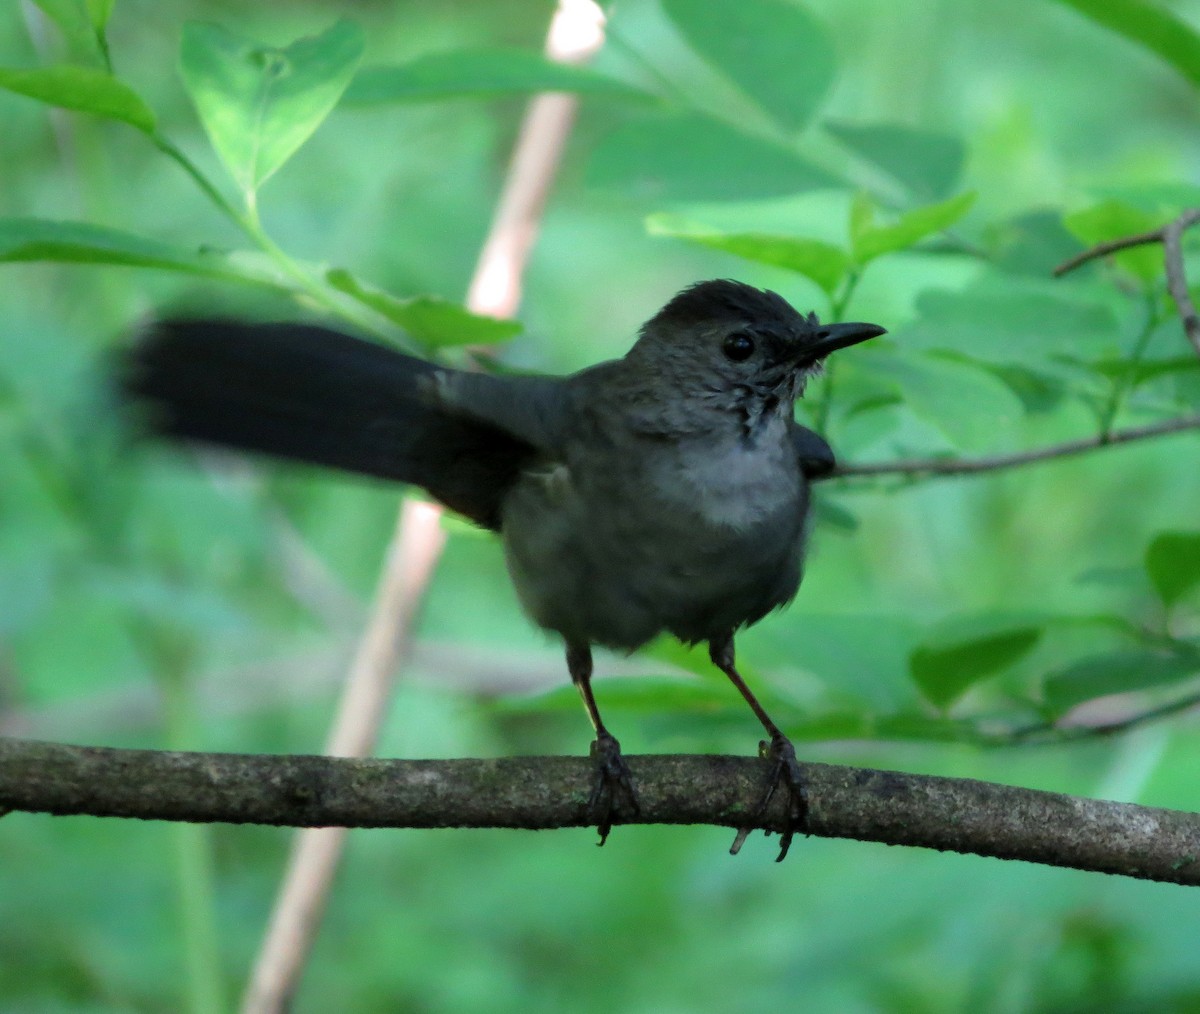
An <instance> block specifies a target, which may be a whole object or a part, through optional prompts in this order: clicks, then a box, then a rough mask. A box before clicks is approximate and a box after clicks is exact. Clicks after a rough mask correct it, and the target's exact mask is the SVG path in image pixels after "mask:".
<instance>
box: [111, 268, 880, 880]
mask: <svg viewBox="0 0 1200 1014" xmlns="http://www.w3.org/2000/svg"><path fill="white" fill-rule="evenodd" d="M884 333H886V332H885V330H884V328H882V327H880V326H879V325H876V324H867V323H835V324H823V323H821V322H820V321H819V320H818V318H817V316H816V314H815V313H809V314H802V313H800V312H798V311H797V310H796V309H794V308H793V307H792V305H791V304H790V303H788V302H787V301H786V300H785V299H784V298H783V297H782V296H780V295H778V294H777V293H775V292H773V291H770V290H766V289H758V288H755V287H753V286H750V285H747V284H745V283H742V282H738V281H734V280H731V279H714V280H709V281H703V282H698V283H696V284H694V285H691V286H689V287H687V288H685V289H683V290H682V291H680V292H679V293H677V294H676V295H675V296H674V297H673V298H671V299H670V300H669V301H668V302H667V303H666V304H665V305H664V306H663V307H662V309H660V310H659V311H658V312H657V313H656V314H654V316H653V317H651V318H650V319H649V320H648V321H647V322H646V323H645V324H644V325H643V326H642V327H641V329H640V331H639V333H638V336H637V339H636V341H635V342H634V344H633V345H632V347H631V348H630V350H629V351H628V353H627V354H626V355H625V356H624V357H622V358H620V359H615V360H611V361H608V362H602V363H599V364H597V365H594V366H591V367H588V368H586V369H583V370H581V371H579V372H577V373H574V374H570V375H568V376H544V375H515V374H498V373H486V372H481V371H471V370H460V369H452V368H449V367H445V366H440V365H437V364H435V363H433V362H430V361H427V360H425V359H421V358H418V357H415V356H411V355H407V354H405V353H403V352H400V351H398V350H396V349H394V348H391V347H386V346H384V345H382V344H378V343H376V342H373V341H368V340H366V339H363V338H358V337H355V336H353V335H349V334H345V333H342V332H340V331H336V330H332V329H330V328H327V327H324V326H321V325H316V324H304V323H290V322H287V323H250V322H242V321H236V320H227V319H219V318H213V319H204V318H188V319H166V320H162V321H159V322H157V323H155V324H153V325H151V326H149V327H148V328H145V329H143V330H142V332H141V333H140V334H139V336H138V337H137V339H136V340H135V341H134V342H133V344H132V346H131V347H130V348H129V349H128V350H127V351H126V354H125V358H124V365H123V366H122V368H121V378H120V386H121V397H122V398H123V400H124V401H125V402H126V403H127V404H128V405H131V406H133V407H134V409H135V411H136V413H137V423H138V425H139V426H140V427H141V428H142V430H143V431H145V432H148V433H149V434H150V435H153V436H157V437H159V438H166V439H168V440H171V441H182V442H186V443H199V444H210V445H219V446H224V447H229V448H234V449H238V450H240V451H244V452H251V453H255V454H263V455H268V456H273V457H276V458H283V459H291V460H295V461H302V462H306V463H310V464H316V465H323V466H329V467H332V468H335V469H340V470H344V471H348V472H351V473H357V474H362V475H367V476H373V477H376V478H381V479H386V480H394V481H398V482H401V483H407V484H411V485H414V486H418V487H420V488H422V489H424V490H425V491H426V492H427V493H428V494H429V495H430V496H431V497H433V498H434V499H435V500H437V501H439V502H440V503H442V504H443V505H445V506H446V507H448V508H449V509H451V510H453V511H455V512H457V513H458V514H461V515H463V516H464V517H465V518H467V519H469V520H470V521H472V522H474V523H475V524H476V525H479V526H480V527H482V528H485V529H488V530H490V531H492V532H495V533H497V534H498V535H499V537H500V539H501V541H502V544H503V548H504V556H505V561H506V564H507V568H508V572H509V574H510V576H511V579H512V583H513V585H514V587H515V589H516V594H517V598H518V599H519V601H520V603H521V605H522V607H523V609H524V611H525V612H526V613H527V614H528V616H529V617H530V618H531V619H532V620H533V622H534V623H535V624H537V625H538V626H540V627H542V628H544V629H545V630H548V631H551V632H553V633H555V634H557V635H558V636H559V637H560V638H561V640H562V642H563V645H564V648H565V653H566V665H567V671H568V674H569V676H570V679H571V681H572V683H573V684H574V685H575V687H576V689H577V690H578V692H579V695H580V697H581V699H582V702H583V706H584V708H585V710H586V712H587V715H588V718H589V719H590V721H591V725H592V729H593V733H594V740H593V742H592V744H591V757H592V759H593V763H594V767H595V782H594V786H593V789H592V792H591V795H590V796H589V800H588V815H589V819H590V820H593V821H594V822H595V824H596V827H597V829H598V832H599V835H600V842H599V843H600V844H603V843H604V841H605V840H606V839H607V837H608V835H609V832H610V830H611V828H612V824H613V821H614V820H615V819H617V818H619V817H620V816H621V815H622V814H623V813H629V814H633V815H636V814H637V813H638V801H637V793H636V787H635V785H634V782H633V779H632V776H631V774H630V771H629V768H628V765H627V764H626V763H625V760H624V758H623V756H622V754H621V748H620V743H619V741H618V740H617V739H616V737H615V736H613V734H612V733H611V732H610V731H609V729H608V727H607V726H606V724H605V723H604V721H603V720H602V718H601V714H600V709H599V707H598V706H597V703H596V698H595V695H594V693H593V689H592V671H593V665H592V649H593V647H595V646H601V647H605V648H609V649H615V650H617V651H623V652H632V651H634V650H636V649H637V648H640V647H642V646H643V645H645V644H646V643H647V642H649V641H650V640H651V639H653V638H655V637H657V636H658V635H660V634H662V633H664V632H666V633H668V634H671V635H673V636H674V637H676V638H678V639H679V640H680V641H681V642H683V643H685V644H689V645H693V644H698V643H701V642H704V643H706V644H707V646H708V653H709V657H710V658H711V660H712V662H713V664H714V665H715V666H716V667H717V668H718V669H720V670H721V671H722V672H723V673H724V674H725V675H726V676H727V677H728V678H729V680H730V682H731V683H732V684H733V686H734V687H735V688H736V689H737V690H738V692H739V693H740V694H741V696H742V697H743V698H744V699H745V701H746V703H747V704H748V705H749V706H750V708H751V709H752V710H753V712H754V714H755V716H756V717H757V718H758V720H759V722H760V723H761V724H762V726H763V729H764V730H765V732H766V735H767V739H766V740H763V741H762V742H761V743H760V748H759V753H760V755H761V756H763V757H765V758H766V759H767V760H768V761H769V762H770V763H769V770H768V778H767V783H766V788H765V790H764V793H763V796H762V799H761V802H760V804H759V807H758V810H757V811H756V815H758V814H761V813H762V812H763V811H765V809H766V807H767V804H768V803H769V802H770V800H771V798H772V797H773V795H774V793H775V792H776V791H777V790H781V789H782V791H784V792H786V794H787V796H788V801H789V802H788V813H789V817H788V823H787V827H786V829H785V831H784V832H783V835H782V839H781V850H780V855H779V858H780V859H783V857H784V856H785V855H786V854H787V851H788V847H789V845H790V844H791V841H792V838H793V836H794V834H795V833H796V831H797V830H801V829H802V828H803V826H804V820H805V814H806V810H807V798H806V793H805V789H804V784H803V777H802V773H801V769H800V766H799V764H798V762H797V760H796V753H795V748H794V746H793V744H792V743H791V741H790V740H789V739H788V738H787V736H786V735H785V734H784V733H783V731H782V730H781V729H780V727H779V726H778V725H777V724H776V723H775V722H774V721H773V720H772V719H771V717H770V716H769V715H768V714H767V712H766V711H765V710H764V708H763V707H762V705H761V704H760V703H759V701H758V700H757V698H756V697H755V696H754V694H753V693H752V692H751V690H750V688H749V687H748V686H747V685H746V683H745V681H744V680H743V679H742V677H741V675H740V674H739V672H738V669H737V666H736V662H735V653H734V635H735V633H736V632H737V631H739V630H741V629H743V628H745V627H748V626H750V625H751V624H753V623H756V622H757V621H759V620H760V619H762V618H763V617H764V616H766V615H767V614H768V613H770V612H772V611H773V610H775V609H777V608H780V607H782V606H784V605H786V604H787V603H789V602H790V601H791V600H792V598H793V597H794V596H795V595H796V592H797V590H798V589H799V586H800V581H801V575H802V570H803V561H804V554H805V544H806V540H807V536H808V529H809V527H810V525H809V522H810V485H811V483H812V481H813V480H814V479H818V478H820V477H822V476H824V475H827V474H828V473H829V472H830V471H832V470H833V468H834V467H835V458H834V454H833V451H832V449H831V448H830V446H829V444H828V443H827V442H826V441H825V439H824V438H823V437H822V436H820V435H819V434H818V433H816V432H814V431H813V430H811V429H808V428H806V427H804V426H802V425H800V424H799V423H797V422H796V420H795V412H794V406H795V402H796V400H797V399H798V398H800V397H801V396H802V395H803V394H804V391H805V387H806V384H807V383H808V381H809V380H810V379H811V378H812V377H813V376H814V375H815V374H817V373H819V372H820V370H821V368H822V365H823V363H824V361H825V359H826V357H827V356H828V355H830V354H831V353H832V352H835V351H837V350H840V349H843V348H846V347H848V346H851V345H855V344H858V343H860V342H863V341H866V340H868V339H870V338H874V337H876V336H878V335H881V334H884ZM746 833H747V832H746V831H742V832H739V837H738V839H737V841H735V844H734V849H733V851H736V850H737V848H738V847H740V844H741V841H742V840H744V838H745V834H746Z"/></svg>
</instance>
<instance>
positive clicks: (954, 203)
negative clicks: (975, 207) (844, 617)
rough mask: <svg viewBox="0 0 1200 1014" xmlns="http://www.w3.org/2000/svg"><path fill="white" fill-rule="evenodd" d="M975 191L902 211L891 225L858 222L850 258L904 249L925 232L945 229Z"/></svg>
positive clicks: (972, 199) (963, 210)
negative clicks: (852, 252)
mask: <svg viewBox="0 0 1200 1014" xmlns="http://www.w3.org/2000/svg"><path fill="white" fill-rule="evenodd" d="M974 203H975V194H974V193H972V192H969V191H968V192H967V193H964V194H959V195H958V196H957V197H951V198H950V199H949V200H948V201H941V202H940V203H938V204H927V205H925V206H924V207H922V208H914V209H913V210H912V211H908V212H905V213H904V214H903V215H901V216H900V218H899V219H897V220H896V222H895V223H893V224H892V225H880V226H874V225H866V224H864V223H860V224H859V226H858V229H857V234H856V235H854V236H853V240H854V242H853V248H854V259H855V260H856V261H858V263H859V264H866V263H868V262H869V261H872V260H874V259H875V258H876V257H879V256H882V255H883V254H885V253H891V252H893V251H895V250H906V249H907V248H908V247H911V246H913V245H915V244H916V243H919V242H920V241H921V240H923V239H924V238H925V237H926V236H932V235H933V234H934V233H936V232H941V231H942V230H943V229H948V228H950V226H952V225H953V224H954V223H955V222H957V221H958V220H959V219H960V218H962V217H963V215H965V214H966V213H967V211H968V210H970V207H971V205H972V204H974Z"/></svg>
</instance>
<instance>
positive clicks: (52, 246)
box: [0, 218, 283, 288]
mask: <svg viewBox="0 0 1200 1014" xmlns="http://www.w3.org/2000/svg"><path fill="white" fill-rule="evenodd" d="M0 261H61V262H68V263H74V264H122V265H126V266H129V267H141V268H162V269H165V270H168V271H185V272H188V273H190V274H198V275H206V276H209V277H215V278H227V279H231V280H236V281H244V282H255V283H258V284H264V285H273V286H276V287H280V288H282V287H283V285H282V283H281V282H280V281H278V280H277V279H276V278H274V276H273V275H272V274H270V273H269V272H268V271H267V270H266V269H264V268H262V267H257V266H254V265H253V263H252V262H239V260H238V256H237V255H230V254H224V253H217V252H211V253H210V252H200V253H196V252H193V251H191V250H187V249H181V248H178V247H173V246H171V245H169V244H167V243H161V242H159V241H158V240H156V239H150V238H148V237H146V236H138V235H136V234H135V233H132V232H124V231H122V230H120V229H108V228H105V227H104V226H99V225H92V224H90V223H88V222H61V221H50V220H48V219H42V218H0Z"/></svg>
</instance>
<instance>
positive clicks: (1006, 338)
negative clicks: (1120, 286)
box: [893, 277, 1120, 378]
mask: <svg viewBox="0 0 1200 1014" xmlns="http://www.w3.org/2000/svg"><path fill="white" fill-rule="evenodd" d="M1090 296H1091V292H1090V291H1083V292H1081V291H1078V290H1072V289H1070V288H1065V287H1063V286H1062V285H1061V284H1059V283H1055V282H1052V281H1048V280H1045V279H1031V278H1015V277H1003V278H992V279H988V278H986V277H985V278H982V279H981V280H980V281H979V282H977V283H975V284H974V285H972V286H971V287H969V288H966V289H963V290H961V291H958V292H949V291H946V290H941V289H932V290H929V291H926V292H923V293H922V294H921V295H920V296H918V297H917V318H916V320H915V321H913V322H912V323H911V324H907V325H904V326H903V327H902V328H899V329H897V331H896V332H895V333H894V336H893V337H894V339H895V342H896V344H897V345H898V346H900V347H902V348H905V349H947V350H952V351H955V352H958V353H962V354H965V355H969V356H971V357H973V358H977V359H986V360H987V361H988V362H992V363H1001V364H1008V365H1016V366H1021V367H1024V368H1026V369H1032V370H1036V371H1037V372H1039V373H1041V372H1048V373H1051V374H1054V373H1059V374H1064V373H1065V374H1066V375H1068V376H1070V377H1072V378H1075V377H1077V375H1078V370H1076V369H1074V368H1071V369H1068V368H1066V367H1064V366H1062V365H1061V364H1058V363H1056V357H1060V356H1063V355H1078V354H1079V352H1080V351H1082V350H1085V349H1088V348H1103V347H1105V345H1106V344H1107V345H1113V346H1115V345H1116V344H1117V343H1118V342H1119V341H1120V330H1119V327H1118V323H1117V319H1116V316H1115V315H1114V314H1113V311H1112V309H1111V307H1110V306H1109V305H1108V304H1107V303H1104V302H1099V301H1097V302H1092V301H1090Z"/></svg>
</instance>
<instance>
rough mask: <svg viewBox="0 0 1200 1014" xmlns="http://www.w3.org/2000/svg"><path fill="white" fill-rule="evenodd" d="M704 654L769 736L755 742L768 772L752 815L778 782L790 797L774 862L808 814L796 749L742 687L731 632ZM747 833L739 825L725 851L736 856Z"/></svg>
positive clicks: (759, 813) (780, 858)
mask: <svg viewBox="0 0 1200 1014" xmlns="http://www.w3.org/2000/svg"><path fill="white" fill-rule="evenodd" d="M708 656H709V658H711V659H712V660H713V664H714V665H715V666H716V667H717V668H718V669H720V670H721V672H723V673H724V674H725V675H726V676H728V677H729V681H730V682H731V683H732V684H733V685H734V686H735V687H737V689H738V693H740V694H741V695H742V696H743V697H744V698H745V699H746V703H747V704H749V705H750V708H751V710H752V711H753V712H754V714H755V715H757V716H758V720H759V721H760V722H762V725H763V728H764V729H766V730H767V735H768V736H770V737H771V740H770V742H769V743H768V742H767V741H766V740H763V741H762V742H760V743H759V744H758V754H759V756H760V757H763V758H765V759H766V760H768V761H770V762H771V774H770V780H769V781H768V783H767V791H766V792H765V793H764V794H763V798H762V800H761V802H759V804H758V807H757V809H756V810H755V811H754V815H755V817H761V816H762V815H763V814H764V813H766V810H767V807H768V806H769V805H770V802H771V799H772V797H773V796H774V795H775V790H776V789H778V788H779V786H780V784H782V785H783V786H784V788H785V789H786V790H787V793H788V796H789V797H790V798H789V802H788V822H787V826H786V827H785V828H784V831H783V834H782V836H781V840H780V843H779V856H778V858H777V859H776V862H782V861H783V858H784V856H786V855H787V854H788V849H789V848H791V845H792V838H794V837H795V834H796V832H797V831H803V830H804V825H805V819H806V817H807V815H808V793H807V791H806V790H805V788H804V775H803V773H802V772H801V770H800V764H799V763H798V762H797V760H796V748H795V747H794V746H792V741H791V740H790V739H788V738H787V736H785V735H784V734H783V733H782V732H781V731H780V729H779V726H777V725H776V724H775V723H774V722H773V721H771V716H770V715H768V714H767V713H766V711H765V710H764V709H763V706H762V705H761V704H759V703H758V698H757V697H755V696H754V694H753V693H751V692H750V688H749V687H748V686H746V682H745V680H743V679H742V677H741V674H740V673H739V672H738V671H737V667H736V666H735V665H734V663H733V635H732V634H729V635H727V636H725V637H723V638H719V639H716V640H712V641H709V642H708ZM749 833H750V828H742V829H741V830H740V831H738V833H737V837H736V838H734V840H733V846H732V847H731V848H730V850H729V851H730V852H731V853H732V854H734V855H737V853H738V850H739V849H741V847H742V842H744V841H745V840H746V836H747V835H748V834H749Z"/></svg>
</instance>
